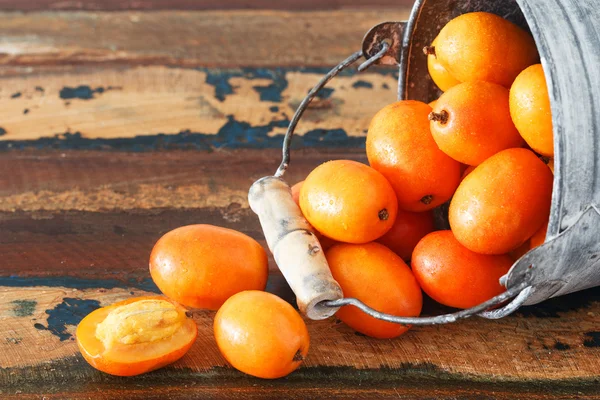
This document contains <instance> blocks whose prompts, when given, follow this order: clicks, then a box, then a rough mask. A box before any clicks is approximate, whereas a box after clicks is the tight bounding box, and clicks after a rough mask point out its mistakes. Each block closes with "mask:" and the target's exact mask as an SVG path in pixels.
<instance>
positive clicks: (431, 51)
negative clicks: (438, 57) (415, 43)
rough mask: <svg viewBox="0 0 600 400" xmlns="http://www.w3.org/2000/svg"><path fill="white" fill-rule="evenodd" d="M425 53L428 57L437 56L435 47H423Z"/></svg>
mask: <svg viewBox="0 0 600 400" xmlns="http://www.w3.org/2000/svg"><path fill="white" fill-rule="evenodd" d="M423 53H424V54H425V55H426V56H435V46H425V47H423Z"/></svg>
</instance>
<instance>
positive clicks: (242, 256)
mask: <svg viewBox="0 0 600 400" xmlns="http://www.w3.org/2000/svg"><path fill="white" fill-rule="evenodd" d="M150 275H151V276H152V280H153V281H154V283H156V286H158V288H159V289H160V290H161V292H163V293H164V294H165V295H167V296H168V297H170V298H171V299H173V300H175V301H177V302H178V303H180V304H183V305H186V306H188V307H194V308H208V309H211V310H216V309H217V308H219V307H220V306H221V304H223V302H225V300H227V299H228V298H229V297H231V296H232V295H234V294H235V293H238V292H241V291H244V290H251V289H256V290H264V289H265V286H266V284H267V275H268V259H267V253H266V252H265V250H264V249H263V248H262V246H261V245H260V244H258V242H257V241H256V240H254V239H252V238H251V237H250V236H247V235H244V234H243V233H241V232H237V231H234V230H232V229H227V228H221V227H218V226H212V225H188V226H183V227H180V228H177V229H174V230H172V231H170V232H168V233H166V234H165V235H164V236H163V237H161V238H160V239H159V240H158V242H156V244H155V245H154V248H153V249H152V254H151V255H150Z"/></svg>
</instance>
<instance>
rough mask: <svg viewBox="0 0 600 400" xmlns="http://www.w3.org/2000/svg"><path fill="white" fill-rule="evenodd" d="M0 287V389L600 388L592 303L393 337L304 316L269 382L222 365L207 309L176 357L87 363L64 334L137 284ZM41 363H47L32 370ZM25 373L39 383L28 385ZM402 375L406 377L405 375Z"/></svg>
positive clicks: (581, 390) (136, 292)
mask: <svg viewBox="0 0 600 400" xmlns="http://www.w3.org/2000/svg"><path fill="white" fill-rule="evenodd" d="M0 290H1V292H0V293H1V296H2V300H3V301H2V303H0V318H1V319H2V325H1V326H2V328H1V329H0V337H4V338H5V340H4V341H0V365H1V366H2V367H3V368H2V369H1V370H0V381H1V382H3V385H2V390H3V391H4V392H3V393H14V391H15V390H21V391H25V392H27V391H30V390H32V389H33V390H35V391H36V390H38V388H39V387H40V386H41V387H44V385H43V384H45V385H52V384H51V382H52V381H53V380H54V382H55V383H54V384H53V385H52V386H50V387H51V388H52V389H51V391H62V393H65V392H66V393H69V392H71V391H73V392H75V393H77V392H83V391H87V390H89V389H90V386H89V385H90V384H91V385H93V386H94V387H95V388H97V389H101V388H102V387H107V388H112V389H117V388H119V389H120V390H122V391H123V392H122V393H127V392H128V391H129V390H130V389H133V390H135V387H136V386H137V385H143V384H144V383H145V382H152V381H154V385H156V384H157V382H161V381H164V382H165V383H164V384H163V385H166V386H169V387H173V388H174V387H177V383H178V382H182V381H185V380H188V381H190V380H193V381H195V385H198V386H197V387H196V390H199V391H200V390H202V387H206V386H215V385H216V386H219V387H227V386H229V385H232V384H233V385H236V383H237V384H238V385H239V383H240V381H241V382H244V385H243V386H246V385H247V386H250V385H256V386H255V388H254V390H257V391H259V390H269V389H270V388H271V387H272V386H275V387H277V386H280V385H281V384H284V383H287V382H289V383H290V385H291V387H294V386H299V387H304V388H307V387H311V385H312V384H316V385H317V387H319V386H321V387H322V386H326V387H327V386H329V387H339V385H340V383H342V382H354V384H355V382H356V381H357V379H364V382H365V385H366V386H367V387H369V386H370V387H376V386H377V385H378V384H381V386H383V387H386V386H389V385H391V386H392V387H393V386H398V387H401V388H404V387H407V388H413V390H414V389H415V388H419V389H420V392H421V393H424V391H425V389H424V387H423V384H424V383H427V384H428V385H431V387H429V388H428V389H427V390H430V391H432V392H434V393H435V390H436V388H442V389H444V388H446V389H447V388H448V386H460V383H461V382H472V383H473V385H474V388H475V389H476V390H477V389H479V390H482V391H483V393H487V394H488V395H491V394H492V393H493V392H494V391H495V390H494V388H495V387H497V388H502V387H503V386H504V389H505V390H506V389H508V388H510V387H511V386H514V387H515V388H517V389H520V390H521V391H525V392H533V393H536V392H537V389H536V387H540V386H546V387H548V388H551V389H553V390H555V391H556V393H554V394H555V395H558V394H561V393H562V394H563V395H564V394H565V393H570V394H571V395H577V394H578V393H577V392H579V395H586V394H588V395H594V394H597V390H598V389H599V388H600V387H599V386H598V382H597V381H596V380H595V377H596V375H597V371H598V367H599V365H598V364H599V361H598V360H599V357H600V348H598V347H589V346H585V345H584V341H585V335H584V333H583V332H586V331H588V330H591V329H594V328H597V318H596V316H597V315H598V313H599V312H600V303H598V302H593V303H591V304H588V305H587V306H586V307H582V308H578V309H573V310H571V311H570V312H568V313H561V314H559V315H558V317H557V318H545V319H542V318H532V317H528V316H523V315H517V316H512V317H509V318H506V319H504V320H502V321H487V320H482V319H472V320H467V321H464V322H461V323H457V324H452V325H446V326H440V327H419V328H413V329H412V330H411V331H409V332H408V333H407V334H406V335H403V336H402V337H400V338H398V339H394V340H372V339H369V338H366V337H363V336H357V335H356V334H355V333H354V332H353V331H352V330H351V329H349V328H348V327H346V326H345V325H344V324H342V323H340V322H339V321H336V320H335V319H334V318H332V319H328V320H325V321H319V322H316V321H307V324H308V327H309V333H310V335H311V351H310V352H309V356H308V358H307V360H306V362H305V364H304V366H303V368H302V369H300V370H299V371H298V372H297V373H295V374H293V375H291V376H290V377H289V378H287V379H285V380H282V381H280V382H279V383H277V382H276V383H274V384H273V383H271V382H268V381H267V382H265V381H260V380H256V379H252V378H248V377H244V376H242V374H240V373H237V372H235V371H233V370H231V369H230V368H229V367H228V366H227V363H226V362H225V360H224V359H223V358H222V356H221V355H220V354H219V352H218V349H217V348H216V345H215V342H214V338H213V333H212V318H213V315H214V314H213V312H208V311H199V312H196V313H194V319H195V321H196V323H197V324H198V328H199V335H198V340H197V343H196V344H195V345H194V346H193V348H192V349H191V350H190V352H189V353H188V354H187V355H186V356H185V357H184V358H183V359H182V360H180V361H179V362H177V363H176V364H174V365H172V366H169V367H167V368H166V369H164V370H162V371H158V372H156V373H153V374H149V375H146V376H142V377H137V378H130V379H120V378H110V377H107V376H105V375H103V374H101V373H99V372H98V371H95V370H94V369H92V368H91V367H89V366H87V365H86V364H85V362H84V361H83V360H82V359H81V357H80V356H79V355H78V354H77V352H78V351H77V347H76V345H75V343H74V341H73V339H74V338H73V333H74V328H75V325H76V323H77V322H78V321H79V320H80V319H81V318H82V317H83V316H84V315H85V313H87V312H89V311H90V310H92V309H94V308H97V307H99V306H102V305H106V304H110V303H113V302H114V301H117V300H120V299H124V298H127V297H130V296H137V295H142V294H144V292H142V291H139V290H129V289H118V288H117V289H111V290H97V289H85V290H79V289H71V288H60V287H57V288H54V287H36V288H2V289H0ZM596 298H598V293H596ZM24 300H27V301H30V302H32V305H31V307H29V309H28V310H27V312H26V313H24V312H20V313H18V312H16V311H15V309H16V308H18V307H19V306H18V303H16V302H18V301H24ZM574 326H577V329H573V327H574ZM449 338H451V339H450V340H449ZM557 343H560V346H557ZM507 355H509V356H507ZM44 366H48V367H49V368H46V373H45V374H43V375H40V374H39V371H42V370H44ZM36 371H37V372H36ZM30 374H34V375H35V376H36V377H37V379H41V380H43V381H42V382H39V381H38V382H36V383H35V386H33V387H31V382H29V381H28V379H29V378H28V375H30ZM361 377H362V378H361ZM378 378H379V379H378ZM407 379H408V380H410V383H408V382H405V380H407ZM229 380H231V381H229ZM228 381H229V382H228ZM167 382H168V383H167ZM376 382H378V384H376ZM188 383H191V382H188ZM519 383H521V384H522V385H519ZM28 385H29V387H28ZM486 385H489V386H487V388H486ZM158 386H162V385H161V384H160V383H159V385H158ZM46 387H48V386H46ZM146 390H148V388H146ZM354 390H356V389H354ZM341 391H342V392H343V390H341ZM595 391H596V392H595ZM518 392H519V391H517V393H518ZM36 393H37V392H36ZM134 393H135V392H134ZM459 393H460V392H459ZM467 393H468V392H467ZM471 394H472V393H471Z"/></svg>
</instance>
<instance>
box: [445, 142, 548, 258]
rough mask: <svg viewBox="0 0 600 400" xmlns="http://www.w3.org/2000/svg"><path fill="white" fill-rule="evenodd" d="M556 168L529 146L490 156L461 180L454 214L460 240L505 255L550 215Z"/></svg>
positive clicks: (451, 211)
mask: <svg viewBox="0 0 600 400" xmlns="http://www.w3.org/2000/svg"><path fill="white" fill-rule="evenodd" d="M552 180H553V176H552V172H551V171H550V168H548V166H547V165H546V164H544V162H543V161H541V160H540V159H539V158H538V157H537V156H536V155H535V154H534V153H533V152H532V151H530V150H527V149H508V150H504V151H501V152H500V153H498V154H496V155H494V156H492V157H490V158H489V159H487V160H486V161H484V162H483V163H482V164H480V165H479V166H478V167H477V168H475V169H474V170H473V171H472V172H471V173H470V174H469V175H468V176H467V177H466V178H465V179H464V180H463V181H462V182H461V184H460V186H459V187H458V189H457V190H456V193H455V194H454V197H453V198H452V201H451V203H450V209H449V213H448V219H449V221H450V227H451V229H452V232H453V233H454V235H455V236H456V239H457V240H458V241H459V242H460V243H461V244H462V245H463V246H465V247H467V248H468V249H470V250H471V251H474V252H477V253H481V254H504V253H508V252H510V251H511V250H513V249H515V248H517V247H519V246H520V245H521V244H523V243H524V242H525V241H526V240H528V239H529V238H530V237H531V236H532V235H533V234H534V233H535V232H536V231H537V230H538V229H539V228H540V227H541V226H542V224H544V222H546V220H547V219H548V215H549V213H550V201H551V198H552Z"/></svg>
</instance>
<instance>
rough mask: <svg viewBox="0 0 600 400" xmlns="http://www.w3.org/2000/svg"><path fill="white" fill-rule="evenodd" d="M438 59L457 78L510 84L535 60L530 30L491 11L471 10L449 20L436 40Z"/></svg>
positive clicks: (507, 86) (430, 51) (535, 52)
mask: <svg viewBox="0 0 600 400" xmlns="http://www.w3.org/2000/svg"><path fill="white" fill-rule="evenodd" d="M428 52H429V53H432V52H434V53H435V56H436V57H437V61H438V62H439V63H440V64H441V65H442V66H443V67H444V68H445V69H446V71H448V73H449V74H450V75H451V76H453V77H454V78H455V79H457V80H459V81H460V82H473V81H485V82H492V83H496V84H498V85H502V86H504V87H506V88H509V87H510V85H511V84H512V83H513V81H514V80H515V78H516V77H517V75H518V74H519V73H520V72H521V71H523V70H524V69H525V68H527V67H528V66H530V65H532V64H535V63H536V62H538V59H539V57H538V53H537V49H536V46H535V42H534V41H533V38H532V37H531V35H530V34H529V33H527V32H526V31H525V30H523V29H521V28H520V27H518V26H517V25H515V24H513V23H512V22H509V21H507V20H505V19H504V18H502V17H499V16H497V15H494V14H490V13H486V12H472V13H467V14H462V15H460V16H458V17H456V18H454V19H453V20H451V21H450V22H448V23H447V24H446V25H445V26H444V27H443V28H442V30H441V31H440V33H439V35H438V36H437V38H436V40H435V48H434V49H433V50H429V51H428Z"/></svg>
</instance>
